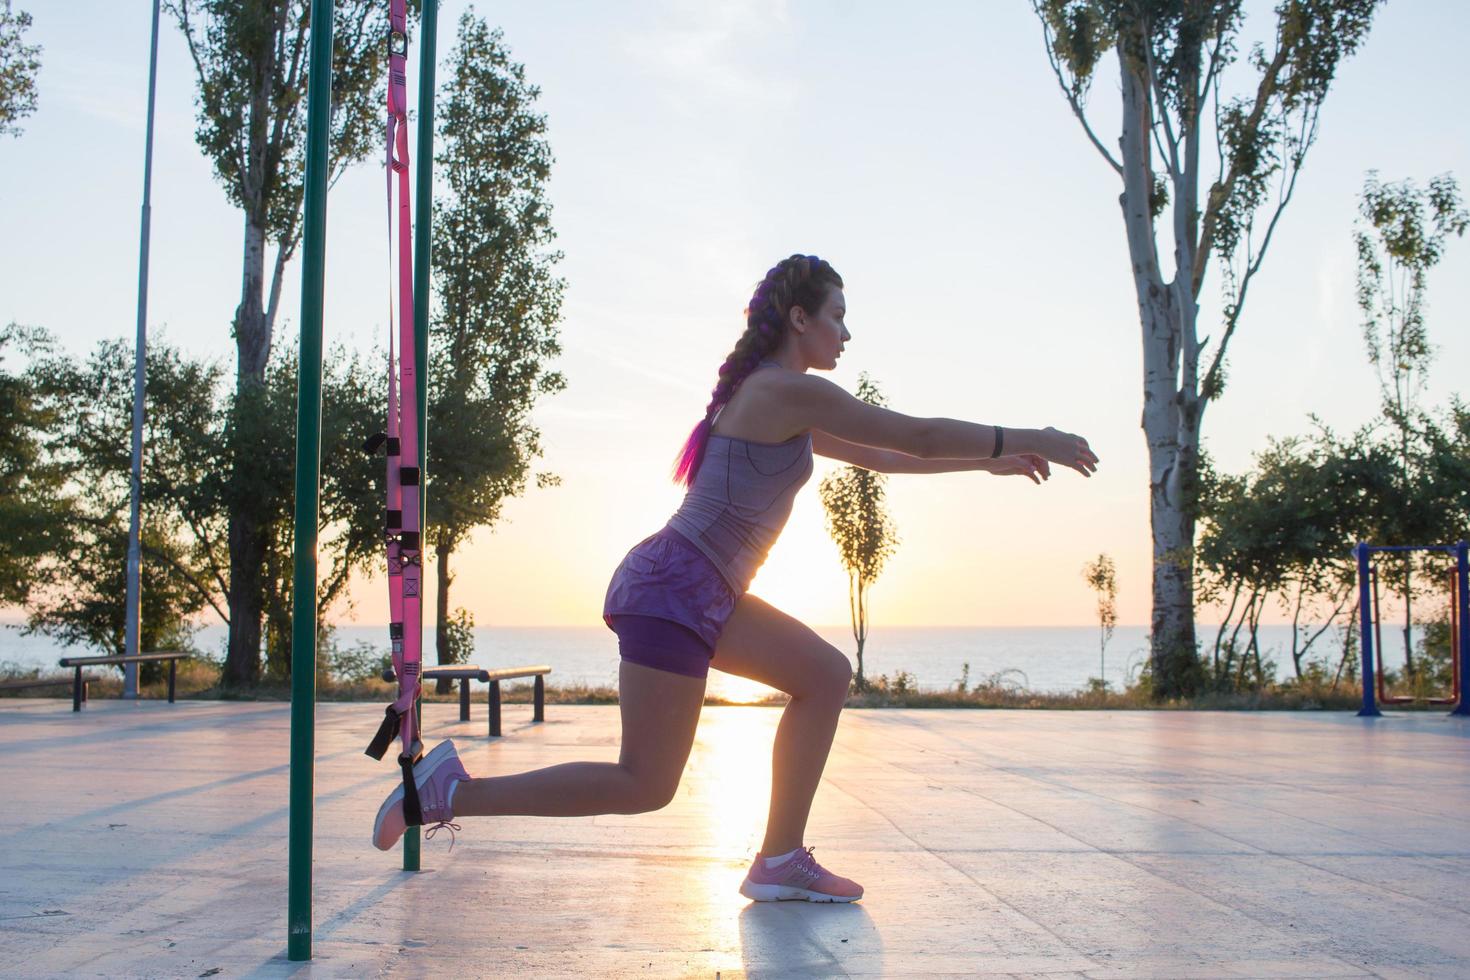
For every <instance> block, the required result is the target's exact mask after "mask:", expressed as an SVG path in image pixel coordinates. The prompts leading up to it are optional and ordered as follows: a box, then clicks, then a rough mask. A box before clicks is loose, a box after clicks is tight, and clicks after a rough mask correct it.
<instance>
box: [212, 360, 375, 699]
mask: <svg viewBox="0 0 1470 980" xmlns="http://www.w3.org/2000/svg"><path fill="white" fill-rule="evenodd" d="M296 362H297V358H296V351H295V347H294V345H291V346H288V347H286V348H284V349H282V350H281V351H279V352H278V354H277V355H275V356H273V357H272V358H271V364H270V368H269V370H268V371H267V373H266V386H265V390H264V392H263V393H262V394H263V397H261V398H258V399H256V400H255V404H257V405H258V406H260V407H261V408H262V409H263V410H264V414H263V415H262V416H261V417H260V418H258V419H257V420H255V426H254V427H255V429H256V430H257V431H260V432H262V433H264V434H265V438H264V440H263V441H262V443H261V444H260V445H258V446H257V447H255V456H256V461H255V464H254V467H253V468H247V467H246V465H245V462H246V461H244V460H239V461H237V462H239V463H240V464H241V465H240V468H241V469H248V471H249V473H250V483H249V484H248V488H249V490H250V492H254V493H257V494H259V495H260V497H261V500H262V501H263V504H262V508H261V509H262V512H263V513H265V514H267V515H268V516H269V519H268V521H267V523H266V525H265V529H266V537H265V549H264V553H263V575H262V588H263V590H264V609H265V670H266V674H267V676H269V677H270V678H272V679H273V680H288V679H290V677H291V660H292V656H291V653H292V645H291V635H292V631H291V610H292V605H293V585H294V581H295V577H294V563H293V559H294V553H295V499H294V495H293V491H294V487H295V455H294V447H295V434H296V382H297V371H296V366H297V363H296ZM376 375H377V373H376V371H369V370H368V369H367V363H366V362H365V361H364V359H363V358H362V357H360V356H358V355H357V354H355V353H349V352H348V351H347V350H345V349H344V348H342V347H340V346H339V347H335V348H334V349H332V350H330V351H329V352H328V354H327V356H326V357H325V358H323V368H322V426H321V484H320V490H319V497H318V500H319V503H318V508H319V518H318V520H319V522H320V527H321V529H320V536H319V540H318V543H317V551H318V559H319V574H318V576H317V631H318V635H324V631H325V630H326V626H325V624H324V620H325V618H326V615H327V613H328V611H329V610H330V609H331V608H332V607H333V606H334V605H336V604H337V603H339V602H341V601H343V600H345V599H346V597H347V586H348V584H349V582H350V580H351V577H352V575H353V574H354V573H358V572H367V571H370V570H372V569H376V568H378V567H379V566H380V565H382V562H383V555H384V552H383V502H384V499H385V496H386V494H385V490H384V479H385V474H384V471H383V466H382V464H381V462H380V457H379V458H375V457H371V456H368V455H367V454H365V453H364V452H362V448H361V447H362V440H363V433H365V432H371V431H374V430H375V429H376V428H378V427H380V426H381V425H382V421H381V416H382V412H383V401H382V394H381V383H380V382H379V380H378V378H377V376H376ZM230 448H233V444H231V447H230Z"/></svg>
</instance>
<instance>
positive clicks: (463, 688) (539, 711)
mask: <svg viewBox="0 0 1470 980" xmlns="http://www.w3.org/2000/svg"><path fill="white" fill-rule="evenodd" d="M549 673H551V668H550V667H548V666H546V665H545V664H536V665H534V666H530V667H502V668H500V669H499V670H484V669H482V668H480V667H476V666H475V665H473V664H459V665H456V666H453V667H425V668H424V669H423V672H422V674H421V675H420V676H421V677H422V678H423V680H424V681H436V680H439V679H440V678H446V679H448V680H457V681H459V720H460V721H469V720H470V681H483V682H485V683H487V684H489V685H490V695H489V705H490V737H491V738H499V737H500V682H501V681H506V680H511V679H512V678H516V677H534V678H536V686H535V693H534V697H533V703H534V705H535V707H534V713H533V714H532V716H531V719H532V721H545V720H546V675H547V674H549Z"/></svg>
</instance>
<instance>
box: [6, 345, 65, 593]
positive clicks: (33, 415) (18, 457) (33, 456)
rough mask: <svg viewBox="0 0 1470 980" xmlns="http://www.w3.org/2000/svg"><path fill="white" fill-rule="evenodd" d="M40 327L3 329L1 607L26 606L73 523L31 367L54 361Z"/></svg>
mask: <svg viewBox="0 0 1470 980" xmlns="http://www.w3.org/2000/svg"><path fill="white" fill-rule="evenodd" d="M52 351H53V343H52V341H51V338H50V337H49V336H48V335H47V334H46V333H45V332H44V331H41V330H35V329H30V328H26V327H21V326H18V325H16V324H13V323H12V324H10V325H8V326H6V327H4V328H0V603H3V604H6V605H11V604H15V605H19V604H23V603H24V602H25V601H26V600H27V598H28V597H29V596H30V594H31V591H32V589H34V588H35V587H36V586H37V585H39V584H40V579H39V577H38V576H39V574H40V570H39V569H38V568H37V564H38V562H39V560H40V559H41V558H43V557H44V556H45V555H47V554H50V553H52V552H54V551H55V550H56V549H57V548H58V547H60V545H61V541H62V538H63V535H65V533H66V526H67V523H68V521H69V512H70V507H71V502H70V500H68V499H67V497H66V495H65V494H64V492H63V491H64V487H65V483H66V480H65V471H64V470H63V469H62V468H61V467H60V466H58V465H56V464H55V463H54V462H52V461H51V460H49V459H47V458H46V455H45V437H46V433H47V432H49V431H50V430H51V429H53V428H54V427H55V417H54V412H53V410H52V407H51V406H50V405H48V404H47V403H46V400H45V398H44V393H43V392H40V391H38V390H37V385H38V379H37V378H36V376H35V374H34V372H32V371H30V370H28V369H27V368H26V365H27V364H28V363H29V362H31V361H33V360H36V359H44V358H46V357H49V356H51V354H52Z"/></svg>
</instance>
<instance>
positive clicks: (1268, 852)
mask: <svg viewBox="0 0 1470 980" xmlns="http://www.w3.org/2000/svg"><path fill="white" fill-rule="evenodd" d="M899 744H904V743H902V742H899ZM907 747H908V748H910V749H913V748H915V746H913V745H911V744H910V745H907ZM940 754H943V753H940ZM951 758H952V757H951ZM959 761H963V760H959ZM891 765H893V766H894V767H895V768H898V769H905V770H907V771H910V772H913V773H915V774H917V773H916V772H915V771H914V770H912V769H908V767H905V766H903V765H900V764H898V763H891ZM987 768H991V767H987ZM926 778H927V777H926ZM1032 778H1035V777H1032ZM1038 781H1040V782H1047V781H1045V780H1038ZM1064 785H1065V784H1064ZM952 788H954V789H956V790H958V791H960V792H962V793H968V794H970V795H972V796H977V797H979V798H980V799H983V800H985V801H987V802H989V803H991V804H992V805H995V806H999V807H1003V808H1004V809H1007V810H1011V811H1012V812H1014V813H1017V814H1018V815H1020V816H1025V817H1029V818H1030V819H1032V820H1036V821H1038V822H1040V823H1042V824H1045V825H1046V826H1048V827H1050V828H1051V829H1052V830H1055V831H1056V832H1057V833H1060V834H1062V835H1063V836H1066V837H1070V838H1071V839H1073V840H1076V841H1077V842H1078V843H1080V844H1083V845H1084V846H1090V847H1092V848H1093V849H1094V850H1096V851H1098V852H1099V853H1104V854H1109V855H1111V856H1114V857H1117V858H1119V859H1120V860H1123V861H1124V863H1126V864H1128V865H1130V866H1132V867H1135V868H1137V869H1138V870H1140V871H1142V872H1144V873H1145V874H1148V875H1151V876H1153V877H1157V878H1159V879H1160V880H1161V881H1166V882H1168V883H1170V884H1172V885H1174V886H1175V887H1178V888H1183V889H1185V890H1186V891H1189V892H1192V893H1194V894H1196V895H1198V896H1199V897H1201V898H1204V899H1205V900H1207V901H1210V902H1212V903H1213V904H1217V905H1218V904H1219V903H1218V902H1216V901H1215V900H1214V899H1212V898H1210V896H1209V895H1207V894H1206V893H1204V892H1201V891H1198V890H1197V889H1195V888H1193V887H1191V886H1189V885H1186V884H1184V883H1182V882H1180V881H1176V880H1173V879H1170V878H1168V877H1166V876H1164V875H1161V874H1159V873H1157V872H1155V871H1154V870H1152V869H1150V868H1148V867H1146V866H1143V865H1139V864H1137V863H1136V862H1133V861H1129V860H1127V858H1126V854H1127V853H1128V852H1127V851H1122V850H1118V851H1115V850H1112V849H1109V848H1106V847H1102V846H1099V845H1095V844H1090V843H1089V842H1087V841H1085V840H1083V839H1082V838H1080V837H1078V836H1077V835H1075V834H1072V833H1070V832H1069V831H1066V830H1063V829H1062V828H1061V827H1059V826H1057V825H1055V824H1053V823H1051V822H1050V821H1047V820H1045V819H1043V818H1041V817H1038V816H1036V815H1034V814H1028V813H1026V812H1025V811H1022V810H1018V809H1016V808H1015V807H1012V806H1010V805H1009V804H1006V803H1002V802H1000V801H999V800H996V799H994V798H992V797H989V796H986V795H985V794H984V793H981V792H979V791H977V790H974V789H972V788H970V787H968V786H965V785H963V784H952ZM1067 788H1069V789H1072V790H1074V791H1075V792H1080V793H1082V794H1083V795H1087V796H1093V797H1096V798H1098V799H1104V800H1108V801H1109V802H1112V803H1117V804H1119V805H1121V806H1126V807H1132V808H1134V809H1139V810H1143V811H1144V812H1148V813H1154V814H1156V815H1158V816H1161V817H1164V818H1166V819H1169V820H1177V821H1179V822H1181V823H1184V824H1186V825H1188V826H1192V827H1194V828H1196V829H1198V830H1200V831H1203V832H1204V833H1207V834H1211V835H1213V836H1216V837H1220V838H1222V839H1224V840H1228V841H1231V842H1233V843H1235V844H1238V845H1239V846H1241V847H1243V848H1247V849H1248V851H1249V852H1251V853H1254V854H1256V855H1257V856H1262V857H1270V858H1275V859H1279V860H1283V861H1286V862H1288V863H1292V864H1296V865H1299V866H1301V867H1304V868H1309V869H1311V870H1313V871H1316V872H1318V873H1320V874H1325V875H1328V876H1330V877H1334V878H1340V879H1342V880H1344V881H1351V882H1353V883H1354V884H1358V885H1363V886H1365V887H1367V888H1370V889H1373V890H1376V891H1377V892H1379V893H1380V894H1388V895H1393V896H1395V897H1397V898H1399V899H1402V900H1404V901H1405V902H1406V903H1408V904H1414V905H1422V906H1425V907H1427V909H1428V910H1429V911H1431V912H1433V911H1441V912H1442V911H1443V908H1442V907H1441V906H1436V905H1432V904H1431V903H1429V902H1428V901H1426V900H1424V899H1422V898H1420V897H1419V896H1417V895H1412V894H1409V893H1408V892H1403V891H1400V890H1398V889H1396V888H1393V887H1391V886H1389V885H1386V884H1384V883H1383V882H1382V881H1380V880H1375V881H1369V880H1365V879H1363V878H1359V877H1357V876H1355V875H1350V874H1347V873H1346V872H1343V871H1339V870H1337V869H1335V868H1327V867H1323V866H1321V865H1319V864H1314V863H1313V862H1312V861H1311V860H1310V859H1309V857H1297V856H1294V855H1292V854H1291V853H1289V852H1285V851H1277V850H1273V849H1271V848H1268V847H1262V846H1260V845H1257V844H1252V843H1250V842H1249V841H1244V840H1240V839H1238V838H1235V837H1232V836H1231V835H1230V834H1227V833H1225V832H1223V831H1219V830H1215V829H1213V828H1210V827H1206V826H1203V825H1202V824H1199V823H1197V822H1196V821H1193V820H1190V819H1188V818H1186V817H1182V816H1175V815H1172V814H1169V813H1165V812H1163V811H1161V810H1156V809H1154V808H1153V807H1147V806H1143V805H1142V804H1135V803H1130V802H1128V801H1125V800H1118V799H1116V798H1114V797H1110V796H1108V795H1106V794H1104V793H1097V792H1094V791H1091V790H1085V789H1084V790H1078V789H1077V788H1076V787H1067ZM916 843H917V842H916ZM921 846H922V845H921ZM1402 856H1405V857H1425V856H1427V855H1424V854H1421V853H1419V852H1412V853H1410V854H1407V855H1402ZM1236 911H1240V910H1238V909H1237V910H1236ZM1450 911H1452V912H1454V913H1456V914H1458V915H1463V916H1465V917H1467V918H1470V912H1462V911H1460V910H1458V909H1453V908H1451V909H1450ZM1241 914H1244V915H1246V916H1247V918H1251V919H1252V920H1253V921H1259V920H1255V917H1254V916H1250V915H1249V914H1248V913H1244V912H1242V913H1241ZM1260 924H1262V925H1267V924H1266V923H1260ZM1268 928H1269V926H1268Z"/></svg>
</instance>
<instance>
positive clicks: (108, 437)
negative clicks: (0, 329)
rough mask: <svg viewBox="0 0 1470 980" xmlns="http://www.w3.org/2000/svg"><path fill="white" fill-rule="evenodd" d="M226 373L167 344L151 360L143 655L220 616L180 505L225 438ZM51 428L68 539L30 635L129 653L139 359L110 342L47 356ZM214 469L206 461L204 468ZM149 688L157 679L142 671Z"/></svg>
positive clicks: (180, 642) (50, 570) (49, 446)
mask: <svg viewBox="0 0 1470 980" xmlns="http://www.w3.org/2000/svg"><path fill="white" fill-rule="evenodd" d="M221 373H222V372H221V371H220V369H219V368H218V367H216V366H213V365H210V364H207V363H204V362H200V361H193V360H190V359H188V358H186V357H185V356H183V355H182V354H181V353H180V352H179V351H177V350H176V349H173V348H171V347H169V346H168V345H166V344H159V343H155V345H154V346H153V348H152V349H150V351H149V352H148V358H147V364H146V389H145V397H146V398H147V401H148V407H149V410H148V413H147V415H146V420H145V425H144V431H143V444H144V447H145V456H144V470H143V473H144V480H143V486H142V491H143V492H142V497H141V507H142V536H141V541H140V545H141V551H142V560H143V591H142V596H141V616H140V636H139V641H140V643H141V645H142V649H143V650H145V651H152V650H170V649H189V648H190V643H191V640H190V637H191V636H192V634H193V632H194V625H193V619H194V617H195V615H196V614H197V613H199V612H200V611H201V610H203V609H205V608H206V607H208V606H209V605H211V604H215V605H216V608H218V605H217V600H216V580H215V579H214V578H213V577H212V575H211V570H210V567H209V555H208V550H207V546H206V545H205V544H201V543H200V542H199V540H198V539H196V538H194V537H193V536H191V535H190V534H189V533H188V522H187V518H186V517H185V516H184V515H183V514H182V513H181V512H180V511H179V509H178V508H177V507H175V506H174V505H173V501H172V500H171V497H173V496H175V495H176V494H177V493H178V491H177V489H176V488H177V487H178V486H179V485H180V484H181V483H185V482H186V481H189V480H190V479H191V476H197V473H198V470H197V468H196V469H194V470H193V471H192V472H191V470H190V469H189V468H187V462H188V461H193V460H197V459H198V456H197V454H199V453H200V452H201V451H203V452H204V453H206V456H205V459H206V460H207V451H208V446H209V445H210V444H211V443H212V441H213V437H214V436H217V429H216V428H214V419H215V417H216V415H217V411H218V408H217V402H216V401H215V397H214V395H215V391H216V390H217V387H218V384H219V381H220V377H221ZM31 377H32V378H33V385H34V391H35V392H36V395H37V396H38V398H39V399H40V401H41V403H42V404H43V405H44V410H45V413H46V415H47V417H48V425H47V427H46V430H45V433H44V436H43V447H44V454H45V464H46V465H47V466H49V467H52V468H54V469H55V470H56V471H57V472H60V473H64V474H65V484H64V487H63V489H62V494H63V496H64V499H65V500H66V501H67V504H68V512H67V514H66V520H65V522H64V524H63V525H62V530H61V532H60V533H58V534H57V535H56V537H55V538H54V539H53V540H52V542H51V547H49V548H48V549H47V553H46V554H45V555H44V556H42V557H41V558H40V560H39V561H38V562H37V565H36V567H37V571H38V578H39V581H40V583H41V587H40V588H39V589H38V590H35V591H34V592H33V593H32V594H31V596H30V597H29V600H28V602H27V631H28V632H33V633H42V634H45V635H48V636H51V637H53V638H55V639H56V640H58V641H60V642H61V643H63V644H66V645H71V644H82V645H85V646H89V647H92V648H94V649H96V650H98V651H100V652H102V653H104V654H108V655H120V654H122V653H123V652H124V627H125V625H126V617H127V613H126V604H125V602H124V595H125V594H126V587H125V586H126V570H127V544H128V510H129V487H128V481H129V472H130V468H131V432H132V407H133V351H132V349H131V345H128V344H125V343H123V342H121V341H111V342H105V343H102V344H100V345H98V347H97V348H96V350H95V351H94V352H93V353H92V355H91V356H90V357H89V358H87V359H86V360H85V361H74V360H72V359H70V358H67V357H65V356H62V355H59V354H57V353H56V352H55V349H54V347H53V348H51V349H50V350H48V352H47V356H44V357H41V358H39V359H38V360H37V361H35V362H34V363H33V365H32V368H31ZM206 465H207V463H206ZM143 666H144V678H145V679H152V678H151V675H156V674H158V673H159V668H158V667H157V665H143Z"/></svg>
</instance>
